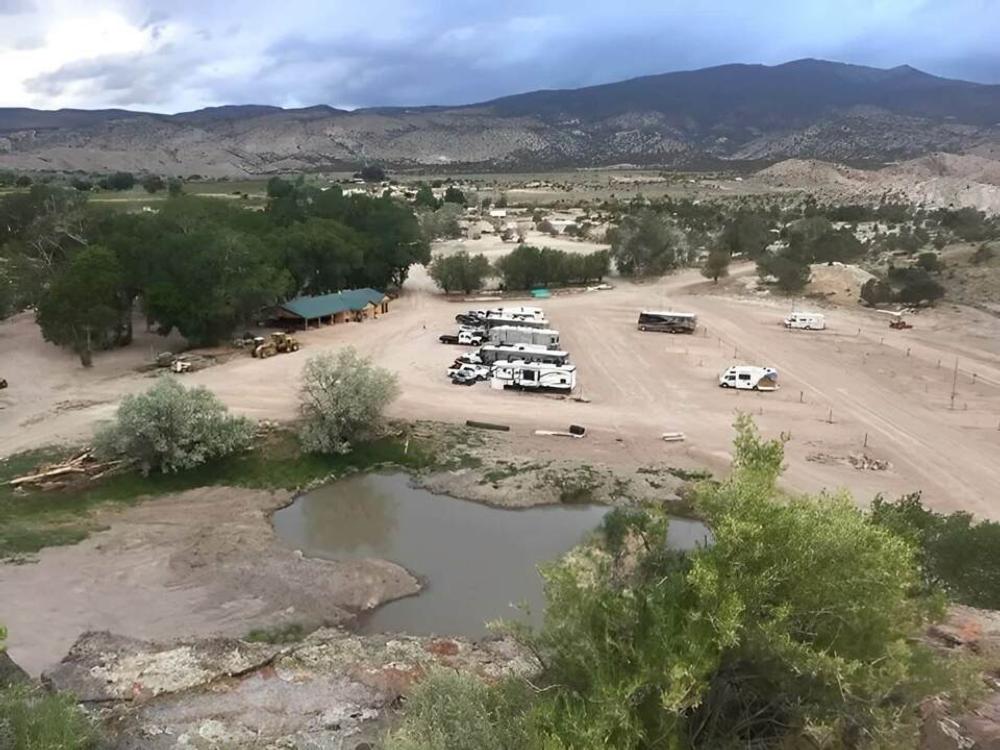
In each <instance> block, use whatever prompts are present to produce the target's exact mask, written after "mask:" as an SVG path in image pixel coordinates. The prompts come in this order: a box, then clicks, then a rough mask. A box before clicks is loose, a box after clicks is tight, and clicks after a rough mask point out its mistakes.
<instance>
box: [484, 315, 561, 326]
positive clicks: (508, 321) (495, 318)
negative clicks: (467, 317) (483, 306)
mask: <svg viewBox="0 0 1000 750" xmlns="http://www.w3.org/2000/svg"><path fill="white" fill-rule="evenodd" d="M483 325H484V326H486V327H487V328H495V327H496V326H521V327H522V328H548V327H549V321H548V320H546V319H545V318H519V317H516V316H513V315H494V314H492V313H490V314H489V315H487V316H486V317H485V318H484V319H483Z"/></svg>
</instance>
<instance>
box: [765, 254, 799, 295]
mask: <svg viewBox="0 0 1000 750" xmlns="http://www.w3.org/2000/svg"><path fill="white" fill-rule="evenodd" d="M757 272H758V273H759V274H760V276H761V278H764V277H767V276H773V277H774V279H775V282H776V283H777V285H778V288H779V289H781V290H783V291H786V292H797V291H799V290H801V289H802V288H803V287H804V286H805V285H806V284H807V283H809V275H810V271H809V265H808V263H805V262H803V261H801V260H798V259H796V258H790V257H788V256H787V255H785V254H775V255H767V254H765V255H763V256H761V257H760V258H759V259H758V260H757Z"/></svg>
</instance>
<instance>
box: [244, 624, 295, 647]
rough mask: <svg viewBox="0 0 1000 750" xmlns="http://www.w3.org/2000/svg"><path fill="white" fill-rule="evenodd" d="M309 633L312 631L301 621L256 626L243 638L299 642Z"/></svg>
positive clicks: (255, 640)
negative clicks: (264, 626)
mask: <svg viewBox="0 0 1000 750" xmlns="http://www.w3.org/2000/svg"><path fill="white" fill-rule="evenodd" d="M309 633H310V631H309V630H307V629H306V626H305V625H303V624H302V623H301V622H290V623H288V624H286V625H275V626H274V627H271V628H254V629H253V630H251V631H250V632H249V633H247V634H246V635H245V636H243V640H244V641H250V642H251V643H276V644H283V643H298V642H299V641H301V640H302V639H303V638H305V637H306V636H307V635H309Z"/></svg>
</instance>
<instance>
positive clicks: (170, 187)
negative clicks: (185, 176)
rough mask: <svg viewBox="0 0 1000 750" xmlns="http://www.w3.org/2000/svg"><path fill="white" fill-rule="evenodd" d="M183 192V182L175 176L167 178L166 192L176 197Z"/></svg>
mask: <svg viewBox="0 0 1000 750" xmlns="http://www.w3.org/2000/svg"><path fill="white" fill-rule="evenodd" d="M183 192H184V182H183V181H182V180H180V179H178V178H176V177H173V178H171V179H169V180H167V194H168V195H169V196H170V197H171V198H177V197H178V196H180V195H181V194H182V193H183Z"/></svg>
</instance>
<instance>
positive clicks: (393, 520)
mask: <svg viewBox="0 0 1000 750" xmlns="http://www.w3.org/2000/svg"><path fill="white" fill-rule="evenodd" d="M608 510H609V509H608V508H607V507H606V506H602V505H559V506H543V507H539V508H529V509H524V510H505V509H502V508H492V507H489V506H486V505H481V504H479V503H474V502H469V501H466V500H457V499H455V498H452V497H446V496H443V495H434V494H432V493H430V492H427V491H426V490H422V489H419V488H416V487H413V486H412V485H411V484H410V477H409V476H408V475H407V474H402V473H399V474H364V475H357V476H354V477H350V478H348V479H344V480H341V481H339V482H335V483H333V484H330V485H327V486H325V487H321V488H319V489H316V490H314V491H312V492H310V493H308V494H306V495H303V496H301V497H300V498H298V499H297V500H296V501H295V502H294V503H292V504H291V505H290V506H288V507H287V508H283V509H282V510H279V511H278V512H277V513H275V514H274V528H275V531H276V533H277V535H278V538H279V539H281V540H282V542H283V543H284V544H286V545H288V546H289V547H292V548H294V549H299V550H302V552H303V553H304V554H306V555H309V556H312V557H319V558H326V559H348V558H366V557H380V558H383V559H386V560H391V561H393V562H395V563H397V564H399V565H401V566H403V567H404V568H406V569H407V570H409V571H410V572H411V573H413V575H415V576H417V577H418V578H419V579H420V580H421V582H422V583H423V585H424V588H423V590H422V591H421V592H420V594H418V595H416V596H412V597H408V598H405V599H400V600H398V601H395V602H390V603H388V604H386V605H383V606H382V607H379V608H378V609H376V610H375V611H374V612H372V613H370V614H368V615H366V616H365V618H364V620H363V621H362V623H361V627H362V629H363V630H365V631H367V632H407V633H413V634H416V635H430V634H442V635H444V634H448V635H464V636H469V637H472V638H476V637H480V636H482V635H485V634H486V633H487V629H486V626H485V623H486V622H487V621H490V620H496V619H500V618H505V619H523V618H524V617H525V615H524V614H523V613H522V612H521V611H520V610H518V609H517V608H516V606H515V605H517V604H518V603H525V604H527V606H528V608H529V610H530V612H531V616H530V617H529V618H528V619H529V621H531V622H533V623H534V624H536V625H537V624H540V622H541V614H542V604H543V601H544V599H543V592H542V581H541V577H540V576H539V574H538V569H537V566H538V565H539V564H540V563H543V562H547V561H549V560H553V559H555V558H557V557H559V556H560V555H562V554H563V553H565V552H567V551H568V550H569V549H571V548H572V547H573V546H574V545H576V544H578V543H579V542H581V541H582V540H584V539H585V538H586V537H587V535H588V534H590V533H591V532H592V531H593V530H594V529H595V528H597V526H598V525H599V524H600V522H601V519H602V518H603V517H604V514H605V513H607V512H608ZM706 533H707V532H706V530H705V527H704V526H703V525H702V524H700V523H698V522H697V521H691V520H688V519H674V520H673V521H672V522H671V524H670V534H669V539H668V543H669V544H670V545H671V546H672V547H675V548H678V549H690V548H693V547H694V546H695V545H696V544H698V543H699V542H701V541H702V540H704V539H705V536H706Z"/></svg>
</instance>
